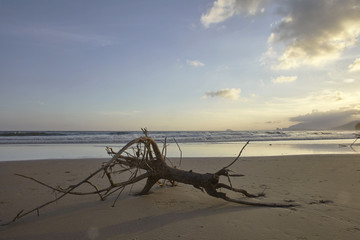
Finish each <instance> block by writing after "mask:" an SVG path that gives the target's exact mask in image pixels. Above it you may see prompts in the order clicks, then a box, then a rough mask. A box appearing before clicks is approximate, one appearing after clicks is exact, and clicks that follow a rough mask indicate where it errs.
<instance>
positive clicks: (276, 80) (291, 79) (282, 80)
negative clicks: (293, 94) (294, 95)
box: [271, 76, 297, 83]
mask: <svg viewBox="0 0 360 240" xmlns="http://www.w3.org/2000/svg"><path fill="white" fill-rule="evenodd" d="M296 80H297V76H279V77H277V78H273V79H272V80H271V81H272V82H273V83H290V82H294V81H296Z"/></svg>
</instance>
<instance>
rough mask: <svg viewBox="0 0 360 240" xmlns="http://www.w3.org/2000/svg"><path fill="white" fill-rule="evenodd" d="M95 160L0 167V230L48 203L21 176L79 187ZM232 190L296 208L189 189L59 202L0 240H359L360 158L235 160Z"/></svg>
mask: <svg viewBox="0 0 360 240" xmlns="http://www.w3.org/2000/svg"><path fill="white" fill-rule="evenodd" d="M231 160H232V159H231V158H223V159H220V158H207V159H206V158H186V159H183V163H182V169H188V170H190V169H191V170H193V171H197V172H204V173H205V172H215V171H217V170H218V169H219V168H221V167H222V166H225V165H226V164H228V163H229V162H230V161H231ZM102 161H103V159H74V160H38V161H18V162H1V163H0V221H1V222H0V223H5V222H7V221H9V220H11V219H12V218H13V217H14V216H15V215H16V214H17V213H18V212H19V211H20V210H21V209H26V210H28V209H31V208H33V207H35V206H37V205H40V204H41V203H44V202H46V201H49V200H51V199H53V193H52V192H51V191H50V190H48V189H46V188H44V187H43V186H41V185H39V184H36V183H34V182H32V181H30V180H27V179H22V178H19V177H17V176H14V175H13V173H21V174H25V175H30V176H33V177H35V178H37V179H39V180H42V181H44V182H47V183H49V184H52V185H55V186H56V185H61V186H67V185H71V184H74V183H76V182H77V181H79V180H82V179H83V178H85V177H87V176H88V175H89V174H90V173H91V172H92V171H93V170H95V169H97V168H98V167H99V166H100V165H101V162H102ZM232 169H233V170H234V171H235V172H237V173H242V174H245V176H244V177H241V178H237V179H235V180H234V181H233V185H234V186H237V187H240V188H244V189H247V190H248V191H249V192H254V193H258V192H261V191H263V189H264V188H266V190H265V193H266V194H267V195H266V197H265V198H264V199H261V200H260V201H266V202H282V201H284V200H287V201H295V202H297V203H299V204H301V207H297V208H292V209H280V208H266V207H252V206H244V205H239V204H235V203H228V202H225V201H223V200H221V199H215V198H212V197H210V196H208V195H206V194H205V193H202V192H201V191H199V190H198V189H195V188H194V187H192V186H187V185H184V184H179V185H178V186H177V187H159V186H156V187H155V188H154V189H153V190H152V192H151V194H149V195H146V196H140V197H138V196H134V195H132V193H134V192H136V191H137V190H138V189H139V188H140V187H141V186H135V187H134V188H133V189H132V193H130V192H129V190H127V191H126V190H125V191H126V192H124V193H123V194H122V196H121V197H120V198H119V199H118V201H117V204H116V206H115V207H111V205H112V203H113V200H114V199H115V197H116V196H115V195H114V196H113V197H110V198H109V199H107V200H106V201H99V200H98V198H97V197H96V196H86V197H84V196H67V197H65V198H63V199H61V200H60V201H59V202H58V203H57V204H53V205H51V206H48V207H46V208H44V209H42V210H41V211H40V216H36V214H32V215H29V216H26V217H24V218H22V219H20V220H19V221H17V222H15V223H13V224H11V225H8V226H2V227H0V239H24V240H25V239H27V240H29V239H30V240H31V239H36V240H41V239H68V240H72V239H197V240H198V239H360V191H359V189H360V155H356V154H354V155H308V156H304V155H303V156H282V157H243V158H241V160H240V161H238V162H237V163H236V164H235V165H233V166H232Z"/></svg>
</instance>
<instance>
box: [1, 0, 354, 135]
mask: <svg viewBox="0 0 360 240" xmlns="http://www.w3.org/2000/svg"><path fill="white" fill-rule="evenodd" d="M359 38H360V1H359V0H316V1H314V0H258V1H255V0H238V1H236V0H218V1H210V0H196V1H194V0H181V1H175V0H174V1H169V0H162V1H160V0H153V1H148V0H143V1H138V0H129V1H115V0H113V1H112V0H108V1H93V0H89V1H85V0H53V1H47V0H31V1H29V0H0V131H5V130H140V128H141V127H147V128H148V129H150V130H225V129H233V130H261V129H275V128H286V127H289V126H291V125H294V124H296V123H299V122H308V123H311V122H319V121H321V122H324V124H329V126H330V125H334V126H335V125H341V124H344V123H347V122H349V121H352V120H355V119H360V42H359Z"/></svg>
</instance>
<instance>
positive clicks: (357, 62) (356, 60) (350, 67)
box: [349, 58, 360, 72]
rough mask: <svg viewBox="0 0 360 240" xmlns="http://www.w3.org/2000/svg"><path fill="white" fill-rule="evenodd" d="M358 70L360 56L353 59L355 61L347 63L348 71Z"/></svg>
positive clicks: (359, 67)
mask: <svg viewBox="0 0 360 240" xmlns="http://www.w3.org/2000/svg"><path fill="white" fill-rule="evenodd" d="M359 70H360V58H357V59H355V61H354V62H353V63H352V64H350V65H349V72H355V71H359Z"/></svg>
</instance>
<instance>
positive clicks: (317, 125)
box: [290, 109, 360, 130]
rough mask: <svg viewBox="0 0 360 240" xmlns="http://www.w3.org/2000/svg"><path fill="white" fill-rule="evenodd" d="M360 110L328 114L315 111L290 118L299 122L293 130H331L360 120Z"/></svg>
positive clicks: (340, 110) (329, 112) (330, 112)
mask: <svg viewBox="0 0 360 240" xmlns="http://www.w3.org/2000/svg"><path fill="white" fill-rule="evenodd" d="M359 118H360V110H358V109H339V110H331V111H326V112H321V111H316V110H313V112H312V113H308V114H305V115H299V116H296V117H292V118H290V121H292V122H298V123H297V124H295V125H293V126H291V127H290V128H291V129H309V130H311V129H331V128H335V127H339V126H341V125H344V124H347V123H349V122H351V121H355V120H359Z"/></svg>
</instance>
